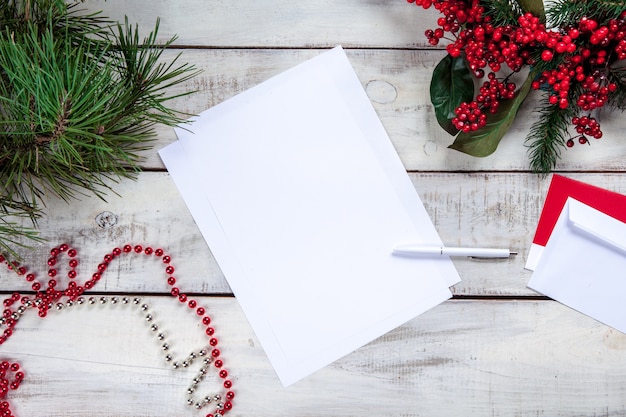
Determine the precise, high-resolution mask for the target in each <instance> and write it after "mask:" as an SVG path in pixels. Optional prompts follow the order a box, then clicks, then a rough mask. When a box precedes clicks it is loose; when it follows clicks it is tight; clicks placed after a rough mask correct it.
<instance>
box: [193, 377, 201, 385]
mask: <svg viewBox="0 0 626 417" xmlns="http://www.w3.org/2000/svg"><path fill="white" fill-rule="evenodd" d="M192 381H193V384H194V385H198V384H199V383H200V381H202V379H200V378H198V377H195V378H194V379H193V380H192Z"/></svg>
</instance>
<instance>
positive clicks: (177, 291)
mask: <svg viewBox="0 0 626 417" xmlns="http://www.w3.org/2000/svg"><path fill="white" fill-rule="evenodd" d="M170 293H171V294H172V295H173V296H174V297H176V296H177V295H178V294H180V290H179V289H178V288H176V287H174V288H172V290H171V291H170Z"/></svg>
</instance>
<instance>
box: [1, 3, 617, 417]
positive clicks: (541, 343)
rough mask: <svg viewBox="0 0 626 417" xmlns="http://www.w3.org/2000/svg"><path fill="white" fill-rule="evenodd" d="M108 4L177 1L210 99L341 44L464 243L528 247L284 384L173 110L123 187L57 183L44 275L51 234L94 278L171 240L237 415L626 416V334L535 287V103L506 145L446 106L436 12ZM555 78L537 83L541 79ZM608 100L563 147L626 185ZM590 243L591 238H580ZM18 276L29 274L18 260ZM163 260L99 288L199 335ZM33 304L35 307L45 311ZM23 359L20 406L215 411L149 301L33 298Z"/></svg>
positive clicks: (135, 263)
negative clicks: (584, 137)
mask: <svg viewBox="0 0 626 417" xmlns="http://www.w3.org/2000/svg"><path fill="white" fill-rule="evenodd" d="M85 5H86V7H88V8H89V9H91V10H100V9H102V10H105V14H106V15H108V16H110V17H113V18H116V19H123V16H124V15H128V16H129V19H130V21H131V22H138V23H139V25H140V27H141V29H142V30H143V31H144V33H147V31H148V30H149V29H151V27H152V26H153V24H154V21H155V20H156V18H157V17H161V36H160V38H161V39H166V38H168V37H170V36H171V35H173V34H178V35H179V39H178V41H177V42H176V48H177V49H174V50H172V51H170V52H168V56H173V55H174V54H176V53H178V52H181V51H182V52H183V56H182V60H183V61H186V62H191V63H193V64H195V65H197V66H198V67H199V68H201V69H202V70H203V73H202V74H201V75H200V76H198V77H197V78H195V79H194V80H193V81H191V82H189V83H188V84H187V85H185V86H183V87H182V88H183V89H184V90H198V92H197V93H196V94H194V95H192V96H190V97H188V98H185V99H183V100H179V101H177V102H176V103H173V106H174V107H175V108H177V109H178V110H182V111H185V112H189V113H198V112H200V111H202V110H204V109H206V108H208V107H210V106H213V105H215V104H217V103H219V102H221V101H223V100H225V99H227V98H229V97H231V96H233V95H235V94H237V93H240V92H242V91H244V90H246V89H247V88H249V87H252V86H254V85H256V84H257V83H259V82H261V81H263V80H265V79H267V78H269V77H271V76H273V75H276V74H278V73H279V72H281V71H283V70H285V69H288V68H290V67H292V66H294V65H296V64H298V63H300V62H302V61H304V60H306V59H307V58H310V57H313V56H315V55H316V54H318V53H320V51H321V50H325V49H327V48H330V47H333V46H335V45H339V44H340V45H342V46H343V47H344V48H345V49H346V50H347V54H348V56H349V58H350V60H351V62H352V64H353V66H354V68H355V70H356V72H357V74H358V76H359V78H360V80H361V82H362V84H363V86H364V87H365V89H366V91H367V93H368V95H369V97H370V98H371V100H372V102H373V104H374V106H375V108H376V110H377V112H378V114H379V116H380V118H381V120H382V122H383V124H384V126H385V127H386V129H387V131H388V133H389V135H390V137H391V139H392V141H393V143H394V145H395V147H396V149H397V151H398V153H399V155H400V157H401V159H402V161H403V162H404V164H405V166H406V169H407V171H409V173H410V176H411V179H412V180H413V181H414V184H415V188H416V189H417V191H418V193H419V195H420V196H421V198H422V200H423V201H424V204H425V205H426V208H427V210H428V212H429V213H430V215H431V217H432V219H433V221H434V223H435V225H436V227H437V229H438V230H439V232H440V235H441V237H442V239H443V240H444V241H445V242H447V243H448V244H451V245H468V246H471V245H477V244H481V245H485V246H505V247H511V248H514V249H515V250H518V251H519V255H518V256H517V257H514V258H512V259H509V260H500V261H488V262H485V261H479V260H470V259H457V260H455V264H456V266H457V268H458V270H459V273H460V275H461V277H462V280H463V281H462V282H461V283H460V284H458V285H456V286H455V287H454V288H453V292H454V294H455V297H454V298H453V299H452V300H450V301H448V302H446V303H444V304H442V305H440V306H438V307H436V308H435V309H433V310H431V311H430V312H428V313H426V314H424V315H422V316H420V317H418V318H416V319H414V320H412V321H410V322H409V323H407V324H406V325H404V326H401V327H400V328H398V329H396V330H394V331H392V332H390V333H389V334H387V335H385V336H383V337H381V338H380V339H378V340H375V341H374V342H372V343H370V344H368V345H366V346H364V347H362V348H361V349H358V350H357V351H355V352H354V353H352V354H350V355H348V356H346V357H344V358H343V359H341V360H339V361H337V362H336V363H334V364H332V365H330V366H328V367H326V368H324V369H322V370H321V371H319V372H317V373H315V374H314V375H312V376H310V377H308V378H306V379H305V380H303V381H301V382H299V383H297V384H295V385H294V386H292V387H290V388H288V389H285V388H283V387H282V385H281V384H280V382H279V381H278V379H277V377H276V375H275V374H274V371H273V370H272V368H271V366H270V364H269V362H268V360H267V358H266V357H265V355H264V352H263V350H262V347H261V346H260V345H259V343H258V340H257V339H256V337H255V335H254V333H253V332H252V330H251V328H250V326H249V324H248V322H247V321H246V319H245V317H244V316H243V314H242V312H241V310H240V307H239V305H238V303H237V300H236V299H235V298H234V297H233V296H232V294H231V291H230V289H229V287H228V284H227V282H226V280H225V279H224V277H223V275H222V273H221V272H220V269H219V267H218V266H217V264H216V262H215V261H214V259H213V257H212V255H211V252H210V251H209V249H208V247H207V245H206V243H205V242H204V240H203V239H202V237H201V235H200V233H199V231H198V229H197V227H196V225H195V223H194V221H193V219H192V217H191V215H190V214H189V212H188V210H187V209H186V207H185V205H184V203H183V200H182V199H181V197H180V195H179V194H178V191H177V189H176V188H175V186H174V184H173V182H172V181H171V179H170V177H169V176H168V173H167V171H166V170H165V169H164V167H163V164H162V163H161V161H160V159H159V157H158V155H157V153H156V150H157V149H159V148H161V147H163V146H165V145H166V144H168V143H171V142H172V141H174V140H175V135H174V133H173V131H172V130H171V129H169V128H161V129H160V130H159V138H158V142H156V143H155V148H154V150H153V151H150V152H147V153H146V154H145V157H146V160H145V164H144V168H145V171H144V172H143V173H141V174H140V175H139V176H138V178H137V180H136V181H122V182H120V183H119V184H112V186H113V188H114V189H115V190H116V191H117V193H119V195H114V194H110V195H109V198H108V201H107V202H103V201H101V200H99V199H97V198H93V197H91V198H90V197H84V198H82V199H81V200H80V201H76V202H72V203H71V204H66V203H64V202H62V201H58V200H55V199H52V198H51V199H48V200H47V201H46V204H47V209H46V211H47V213H48V215H47V217H46V218H45V219H43V220H42V221H41V222H40V223H39V229H40V231H41V234H42V236H43V237H45V238H46V239H48V242H47V243H42V244H40V245H36V246H35V248H34V250H33V251H32V252H25V253H24V254H25V256H26V258H27V260H28V261H27V264H28V266H29V268H30V269H32V270H35V271H38V272H39V276H42V275H45V271H46V270H47V265H46V261H47V259H48V258H49V252H48V251H49V248H50V247H52V246H54V245H58V244H61V243H68V244H69V245H71V246H72V247H75V248H77V249H78V251H79V259H80V265H79V266H78V270H79V273H80V274H83V275H84V277H85V278H87V277H88V276H90V275H91V271H93V270H94V269H95V268H96V265H97V264H98V263H99V262H100V261H101V259H102V256H103V255H104V254H105V253H107V252H110V251H111V249H112V248H114V247H116V246H121V245H124V244H127V243H130V244H142V245H144V246H146V245H152V246H153V247H154V248H156V247H162V248H163V249H165V250H166V251H167V253H168V254H170V255H171V256H172V259H173V261H172V263H173V264H174V265H175V266H176V268H177V269H176V271H177V276H178V279H179V284H180V287H181V288H183V289H184V290H185V291H186V292H187V293H188V294H190V295H191V296H192V297H193V298H194V299H196V300H198V302H199V303H200V304H202V305H204V306H206V307H207V311H208V312H209V314H210V315H211V316H212V318H213V322H214V326H215V329H216V334H217V335H218V337H219V342H220V344H219V347H220V349H221V351H222V359H223V360H224V362H225V366H226V367H227V369H228V370H229V372H230V377H229V378H230V379H232V381H233V382H234V387H233V389H234V391H235V393H236V398H235V399H234V400H233V403H234V408H233V410H232V411H231V412H230V413H229V414H227V415H232V416H253V415H259V416H300V417H305V416H311V417H312V416H429V417H436V416H463V417H471V416H481V417H486V416H551V417H552V416H596V415H602V416H618V415H619V416H623V415H624V414H626V335H623V334H621V333H619V332H617V331H615V330H612V329H611V328H608V327H606V326H604V325H602V324H599V323H598V322H596V321H594V320H593V319H590V318H588V317H586V316H584V315H581V314H579V313H577V312H575V311H572V310H570V309H569V308H567V307H564V306H563V305H561V304H559V303H557V302H554V301H551V300H548V299H545V298H543V297H539V296H538V294H536V293H534V292H533V291H531V290H530V289H528V288H527V287H526V283H527V281H528V279H529V277H530V273H529V271H526V270H524V268H523V265H524V262H525V259H526V255H527V250H528V248H529V246H530V243H531V240H532V236H533V234H534V231H535V227H536V224H537V219H538V216H539V213H540V210H541V208H542V204H543V200H544V198H545V192H546V189H547V186H548V184H549V177H548V178H541V177H539V176H536V175H534V174H531V173H529V172H528V168H527V167H528V159H527V154H526V149H525V147H524V137H525V136H526V132H527V131H528V129H529V126H530V124H531V123H532V120H533V118H534V115H533V114H532V109H533V101H532V100H528V101H527V102H526V103H525V105H524V106H523V108H522V110H521V112H520V115H519V117H517V119H516V121H515V123H514V124H513V126H512V129H511V131H510V132H509V133H508V134H507V135H506V136H505V138H504V139H503V141H502V143H501V145H500V148H499V149H498V151H497V152H496V153H495V154H494V155H492V156H490V157H487V158H482V159H476V158H471V157H468V156H465V155H462V154H460V153H457V152H455V151H451V150H448V149H447V148H446V147H447V146H448V145H449V144H450V143H451V141H452V139H451V137H449V136H447V135H446V134H445V133H444V132H443V131H442V130H440V129H439V127H438V126H437V124H436V121H435V116H434V113H433V111H432V107H431V105H430V102H429V99H428V88H429V87H428V85H429V82H430V76H431V73H432V70H433V68H434V66H435V64H436V63H437V62H438V60H439V59H441V57H442V56H443V54H444V52H443V51H442V50H440V49H439V50H437V49H432V48H431V47H429V46H427V44H426V42H425V40H426V39H425V38H424V36H423V33H424V30H425V29H426V28H429V27H433V26H434V24H435V19H436V17H437V15H436V14H435V12H434V11H429V12H425V11H423V10H422V9H418V8H417V7H415V6H412V5H409V4H407V3H406V2H405V0H368V1H357V0H343V1H339V0H317V1H293V0H289V1H287V0H257V1H248V2H241V1H232V0H230V1H222V0H179V1H176V2H171V1H170V2H167V1H156V0H134V1H125V0H108V1H107V2H106V3H105V2H104V1H102V0H87V1H86V2H85ZM535 97H536V96H535ZM610 116H611V115H610V114H608V113H601V114H600V117H601V118H602V127H603V130H604V133H605V135H604V138H603V139H602V140H601V141H597V142H594V143H593V145H592V146H591V147H587V146H575V147H574V148H573V149H571V150H567V151H564V152H563V155H562V159H561V161H560V163H559V165H558V167H557V171H559V172H561V173H564V174H565V175H567V176H569V177H571V178H575V179H579V180H583V181H586V182H589V183H591V184H594V185H598V186H602V187H605V188H608V189H611V190H614V191H618V192H621V193H626V176H625V175H624V174H622V171H624V169H625V168H626V146H625V145H626V142H625V139H624V136H623V133H622V130H623V129H624V127H626V122H624V118H623V116H622V115H621V114H615V115H614V116H615V117H610ZM572 256H584V254H572ZM0 288H1V289H2V291H3V293H5V294H11V292H13V291H26V290H28V289H29V286H28V285H27V283H26V282H25V281H24V280H21V279H18V278H17V277H16V276H15V275H13V274H10V273H8V272H7V271H4V270H3V271H0ZM168 291H169V286H168V285H167V284H166V283H165V274H164V273H163V266H162V265H160V264H159V263H156V262H150V261H148V259H147V257H135V258H124V259H122V260H121V261H114V262H112V263H111V266H110V267H109V269H108V270H107V271H106V273H105V274H104V275H103V278H102V280H101V282H99V283H98V285H97V286H96V287H95V288H94V290H93V291H92V293H93V294H95V295H96V296H97V297H100V296H103V295H108V296H113V295H116V296H119V297H122V296H125V295H127V296H130V297H135V296H139V297H141V298H142V300H143V302H146V303H148V304H149V305H150V307H151V309H152V310H153V311H154V312H155V315H156V316H157V317H156V318H157V319H158V322H159V324H160V325H161V326H162V327H163V328H165V329H167V331H168V337H169V338H170V339H171V340H172V341H173V342H174V343H173V344H174V345H175V347H174V348H173V350H175V351H176V353H180V354H184V353H186V352H190V351H191V350H193V349H196V348H197V346H201V343H205V342H206V340H207V339H206V336H205V335H204V331H203V329H204V327H203V326H201V325H200V324H199V322H198V320H197V319H196V318H195V317H194V314H193V312H191V310H190V309H188V308H183V307H182V306H181V305H180V303H178V302H176V301H175V300H174V299H173V298H172V297H171V296H170V295H169V293H168ZM31 313H32V312H31ZM0 358H1V359H8V360H12V361H18V362H20V363H21V365H22V368H23V369H24V372H25V373H26V380H25V381H24V382H23V384H22V386H21V387H20V388H19V390H17V391H12V392H11V393H10V394H9V396H8V397H7V398H8V401H9V402H10V404H11V407H12V410H13V411H14V413H15V415H17V416H20V417H26V416H58V417H61V416H62V417H69V416H86V415H90V416H93V417H100V416H102V417H103V416H135V417H138V416H165V415H167V416H205V415H206V414H207V413H208V410H207V409H203V410H201V411H196V410H194V409H193V407H189V406H188V405H187V404H186V401H185V399H186V397H187V395H186V389H187V387H188V386H189V385H190V381H191V378H193V376H194V375H195V373H196V372H197V367H190V368H186V369H178V370H175V369H173V368H172V367H171V366H168V365H167V364H166V362H165V361H164V360H163V353H162V351H161V348H160V344H159V342H157V341H156V339H155V338H154V336H153V335H152V334H151V332H150V330H148V328H147V326H146V324H145V320H144V318H143V316H142V315H141V314H138V313H137V311H135V310H133V309H128V308H109V307H107V306H97V308H85V309H83V310H82V312H78V311H77V310H76V309H74V310H71V309H66V310H63V311H58V312H57V311H52V312H51V313H50V314H49V317H47V318H46V319H40V318H39V317H37V316H36V314H25V315H24V316H23V317H22V319H21V320H20V322H19V324H18V325H17V327H16V330H15V334H14V335H13V336H12V338H11V339H10V340H9V341H8V342H7V343H6V344H4V345H2V346H0Z"/></svg>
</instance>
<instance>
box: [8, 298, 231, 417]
mask: <svg viewBox="0 0 626 417" xmlns="http://www.w3.org/2000/svg"><path fill="white" fill-rule="evenodd" d="M120 301H121V305H128V304H131V305H133V306H136V307H138V308H139V310H140V311H141V312H142V313H145V314H144V319H145V322H146V323H148V328H149V329H150V330H151V331H152V332H157V330H159V325H158V324H157V323H155V316H154V315H153V314H152V313H151V312H150V307H149V305H148V304H146V303H142V302H141V299H140V298H139V297H134V298H133V299H132V300H131V299H130V298H129V297H122V298H121V299H120V298H118V297H106V296H102V297H100V298H96V297H88V298H85V297H78V298H77V299H76V300H75V301H72V300H68V301H66V302H65V303H57V304H56V309H57V310H59V311H61V310H64V309H66V308H72V307H75V306H82V305H88V306H93V305H111V306H115V305H118V304H120ZM42 302H43V301H42V300H41V299H36V300H35V301H34V305H36V306H38V305H41V304H42ZM32 304H33V303H32V302H30V301H28V302H27V303H25V306H23V307H20V308H19V309H18V310H17V313H19V314H23V313H24V312H25V311H26V308H27V307H30V306H32ZM17 313H14V314H15V315H17V316H18V317H17V318H19V315H18V314H17ZM17 318H16V319H17ZM5 320H6V319H5V318H4V317H2V318H0V323H2V322H3V321H5ZM156 339H157V340H158V341H159V342H160V343H161V349H162V350H163V351H164V352H165V355H164V359H165V362H168V363H170V364H171V366H172V368H174V369H179V368H189V367H190V366H191V364H192V363H193V362H194V360H196V359H197V358H199V357H200V358H202V367H201V368H200V369H199V371H198V373H197V374H196V376H194V378H193V379H192V382H191V385H190V386H189V388H187V394H188V395H189V397H188V398H187V404H188V405H190V406H193V407H194V408H196V409H198V410H199V409H202V408H204V407H205V406H206V405H208V404H211V403H213V402H215V403H216V410H215V414H214V415H215V417H221V416H222V413H221V411H222V410H223V409H224V404H223V403H222V402H220V400H221V398H222V397H221V396H220V395H218V394H210V395H205V396H204V397H201V399H200V400H196V399H194V397H193V396H192V395H193V394H194V393H195V392H196V391H197V389H198V385H199V384H200V383H201V382H202V381H203V380H204V378H205V376H206V375H207V373H208V370H209V369H208V366H209V365H210V364H211V363H212V362H213V358H211V357H207V355H208V353H209V351H208V350H207V349H201V350H199V351H197V352H191V353H190V354H189V356H188V357H187V358H185V359H184V360H178V361H175V360H174V358H173V356H172V355H171V354H170V353H169V351H170V349H171V347H170V343H168V341H167V340H166V336H165V334H164V333H163V332H158V333H156Z"/></svg>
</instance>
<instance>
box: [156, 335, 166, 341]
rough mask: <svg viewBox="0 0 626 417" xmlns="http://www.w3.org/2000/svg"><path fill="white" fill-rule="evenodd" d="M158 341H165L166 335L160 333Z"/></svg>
mask: <svg viewBox="0 0 626 417" xmlns="http://www.w3.org/2000/svg"><path fill="white" fill-rule="evenodd" d="M157 339H159V340H163V339H165V335H164V334H163V333H159V334H158V335H157Z"/></svg>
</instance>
